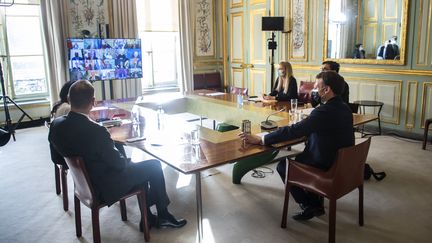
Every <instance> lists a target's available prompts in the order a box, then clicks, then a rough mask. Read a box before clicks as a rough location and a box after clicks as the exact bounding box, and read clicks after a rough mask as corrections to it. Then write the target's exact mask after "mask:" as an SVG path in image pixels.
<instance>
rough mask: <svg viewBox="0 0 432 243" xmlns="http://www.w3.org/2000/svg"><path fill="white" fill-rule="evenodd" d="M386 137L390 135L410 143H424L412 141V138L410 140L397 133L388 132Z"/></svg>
mask: <svg viewBox="0 0 432 243" xmlns="http://www.w3.org/2000/svg"><path fill="white" fill-rule="evenodd" d="M384 135H388V136H390V137H393V138H396V139H399V140H402V141H405V142H410V143H422V141H421V140H417V139H412V138H408V137H405V136H403V135H401V134H399V133H397V132H386V133H385V134H384Z"/></svg>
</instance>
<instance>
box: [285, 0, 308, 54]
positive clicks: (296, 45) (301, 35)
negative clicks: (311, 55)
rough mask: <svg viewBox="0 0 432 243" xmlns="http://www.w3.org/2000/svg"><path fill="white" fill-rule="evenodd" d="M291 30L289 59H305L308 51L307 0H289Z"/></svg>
mask: <svg viewBox="0 0 432 243" xmlns="http://www.w3.org/2000/svg"><path fill="white" fill-rule="evenodd" d="M290 16H291V19H292V32H291V41H290V48H289V52H290V55H289V56H290V59H296V60H304V61H307V51H308V18H309V16H308V1H307V0H297V1H291V13H290Z"/></svg>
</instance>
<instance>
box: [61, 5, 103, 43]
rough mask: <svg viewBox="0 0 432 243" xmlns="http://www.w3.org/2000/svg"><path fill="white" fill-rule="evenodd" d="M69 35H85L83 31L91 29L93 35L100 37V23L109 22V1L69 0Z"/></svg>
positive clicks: (67, 6)
mask: <svg viewBox="0 0 432 243" xmlns="http://www.w3.org/2000/svg"><path fill="white" fill-rule="evenodd" d="M66 8H67V11H68V13H67V15H68V22H69V31H70V33H69V37H84V36H83V33H82V31H85V30H87V31H89V32H90V35H89V36H91V37H99V31H98V30H99V24H108V23H109V17H108V12H109V11H108V1H104V0H97V1H88V0H68V1H67V2H66Z"/></svg>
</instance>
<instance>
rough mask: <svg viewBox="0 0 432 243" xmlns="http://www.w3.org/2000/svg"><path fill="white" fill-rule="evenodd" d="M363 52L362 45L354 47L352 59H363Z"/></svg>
mask: <svg viewBox="0 0 432 243" xmlns="http://www.w3.org/2000/svg"><path fill="white" fill-rule="evenodd" d="M365 54H366V52H365V50H364V48H363V45H362V44H360V43H359V44H356V45H355V47H354V53H353V58H354V59H364V58H365Z"/></svg>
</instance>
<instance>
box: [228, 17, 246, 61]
mask: <svg viewBox="0 0 432 243" xmlns="http://www.w3.org/2000/svg"><path fill="white" fill-rule="evenodd" d="M235 17H240V18H241V26H240V27H241V45H242V48H240V49H241V59H234V55H233V54H234V53H233V49H234V48H233V43H234V39H233V38H234V35H233V30H234V21H233V19H234V18H235ZM243 17H244V16H243V12H240V13H232V14H231V30H230V31H231V38H230V58H231V62H232V63H243V50H244V47H243V45H244V29H243V27H244V19H243Z"/></svg>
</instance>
